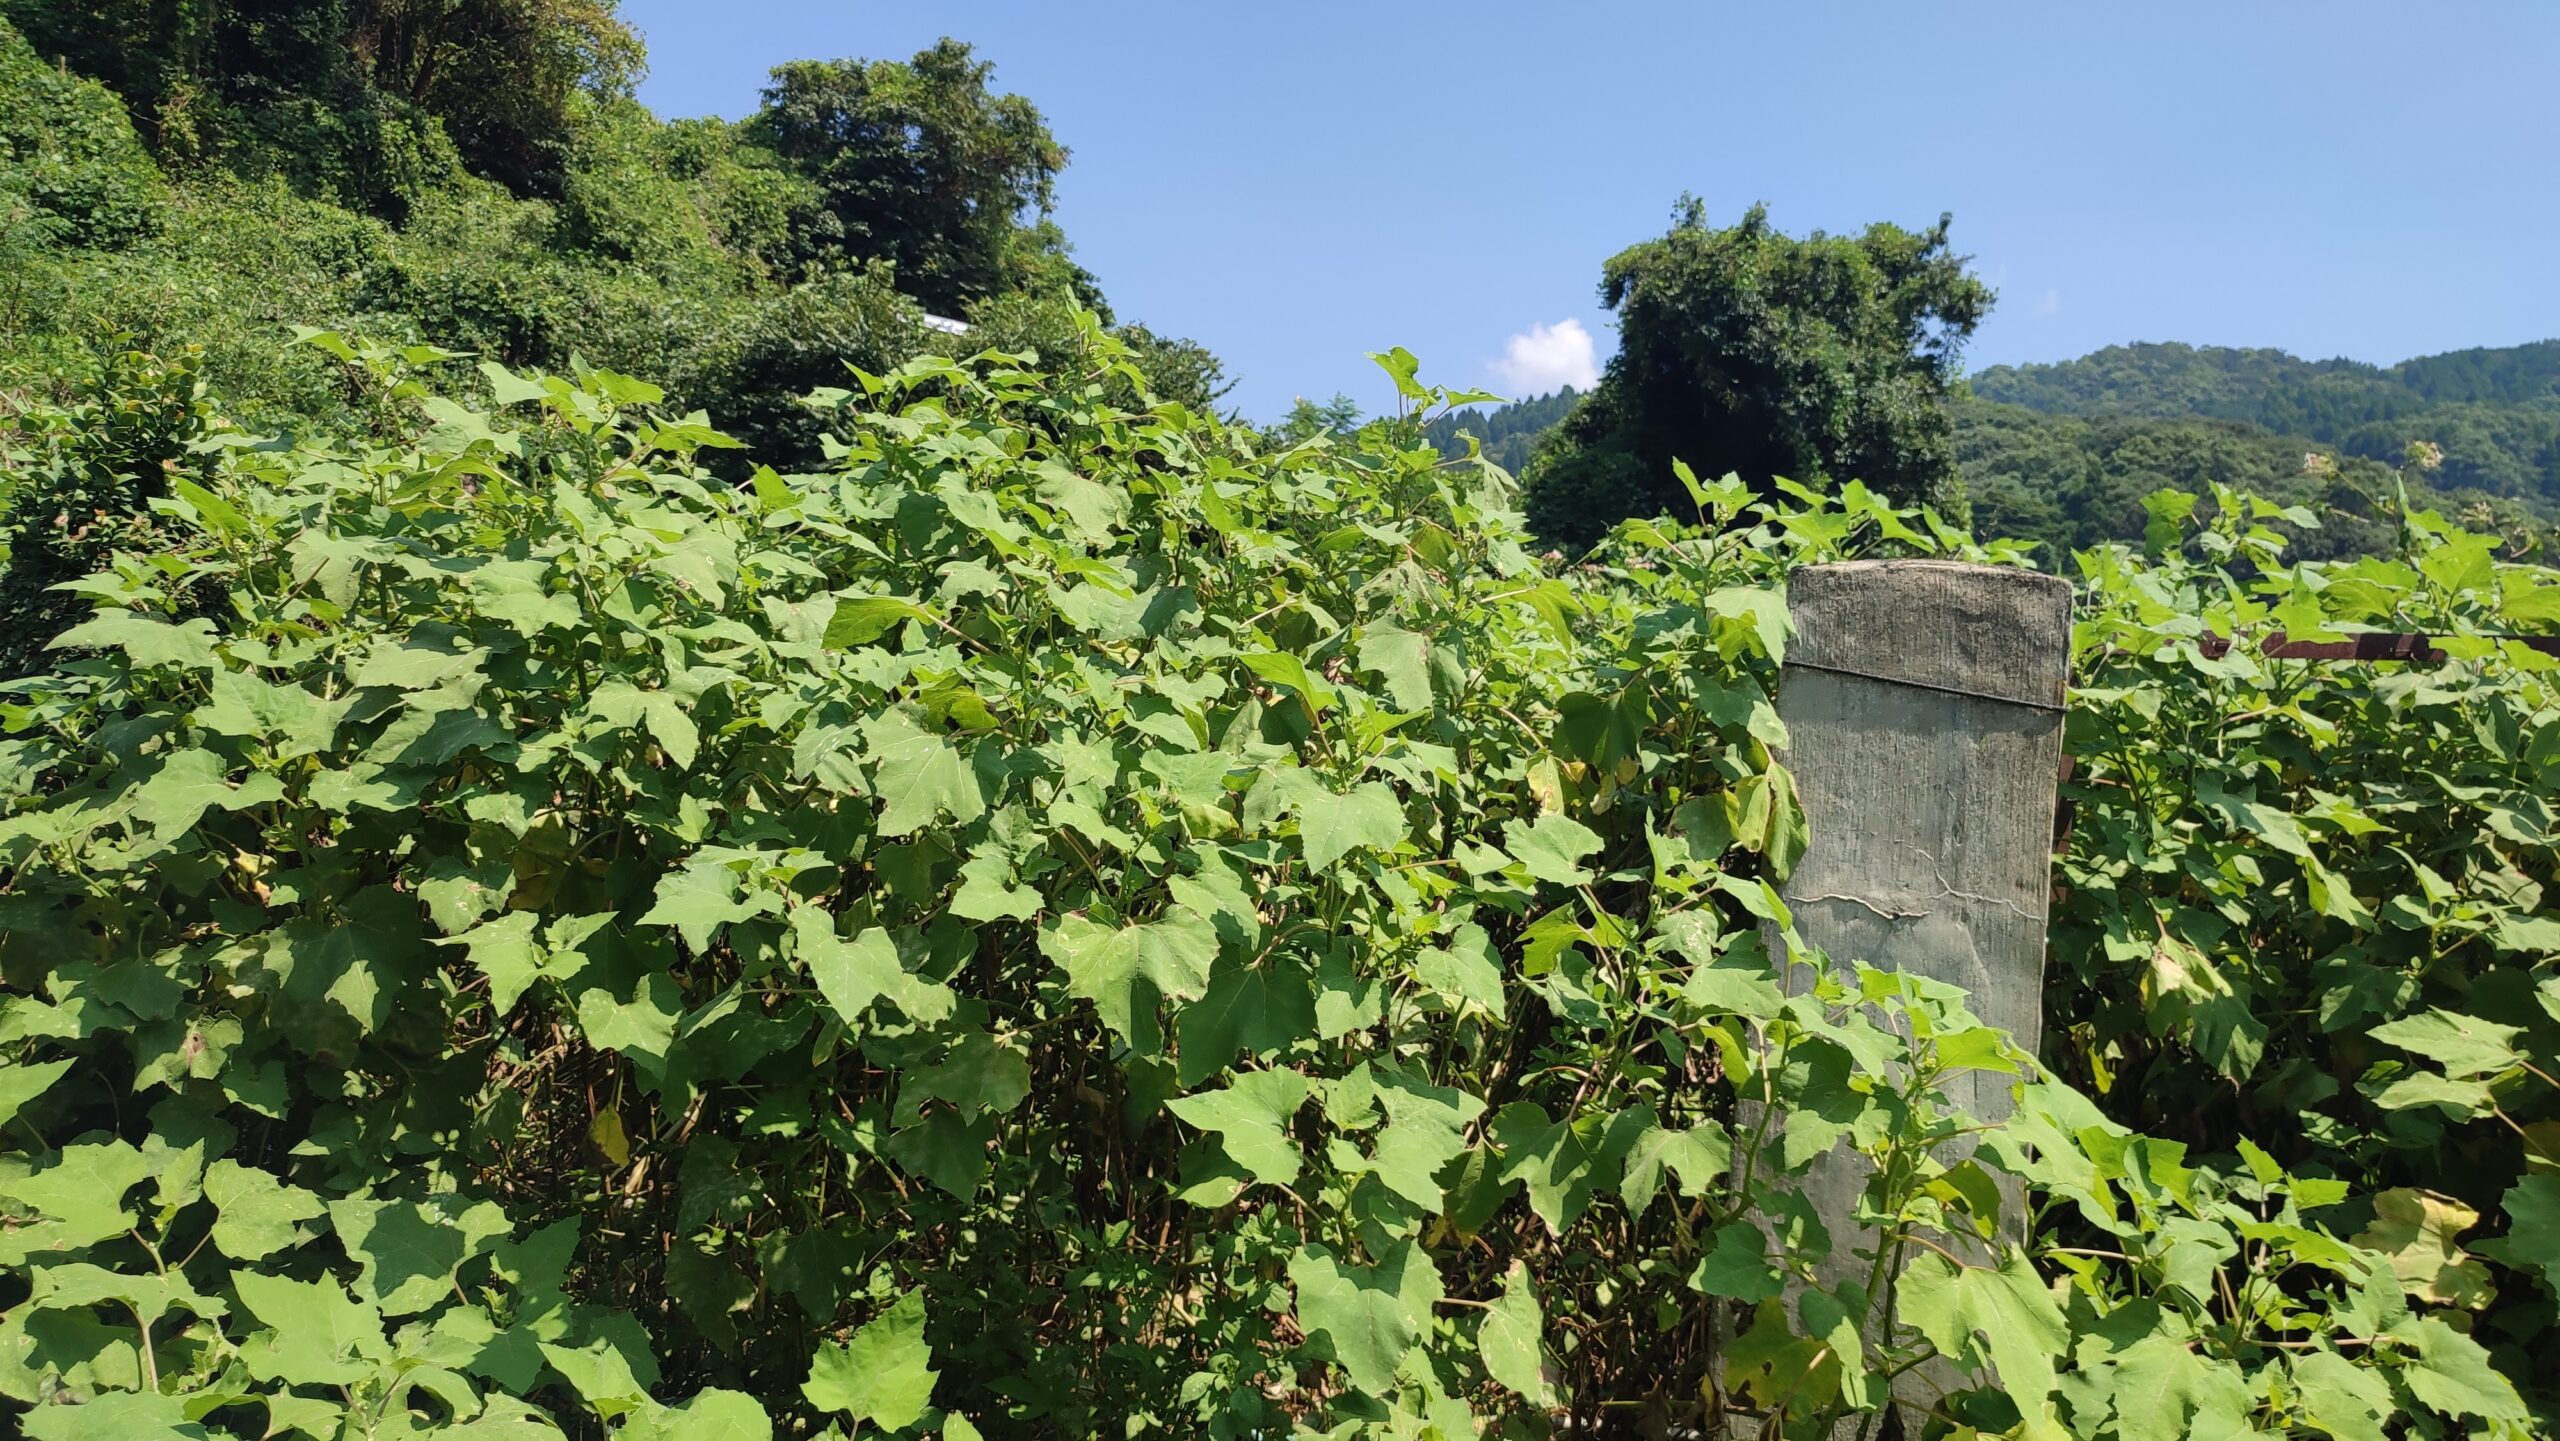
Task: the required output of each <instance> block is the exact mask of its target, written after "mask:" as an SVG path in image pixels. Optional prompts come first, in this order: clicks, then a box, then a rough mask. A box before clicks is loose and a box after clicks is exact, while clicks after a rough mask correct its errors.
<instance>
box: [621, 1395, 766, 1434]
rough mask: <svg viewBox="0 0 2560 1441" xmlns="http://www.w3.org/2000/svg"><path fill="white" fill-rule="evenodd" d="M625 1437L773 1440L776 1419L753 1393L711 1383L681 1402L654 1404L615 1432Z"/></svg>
mask: <svg viewBox="0 0 2560 1441" xmlns="http://www.w3.org/2000/svg"><path fill="white" fill-rule="evenodd" d="M614 1434H615V1435H616V1436H618V1437H622V1438H624V1441H773V1421H772V1419H771V1418H770V1417H768V1416H766V1415H765V1412H764V1408H763V1407H762V1406H760V1405H757V1404H756V1399H755V1398H754V1397H753V1396H749V1395H747V1394H746V1393H745V1392H743V1391H722V1390H719V1389H716V1388H712V1387H705V1388H704V1389H702V1390H700V1391H697V1392H695V1393H694V1396H693V1399H692V1400H690V1401H687V1402H685V1403H684V1404H682V1405H680V1406H651V1407H648V1408H646V1409H644V1410H643V1411H641V1412H640V1413H639V1414H638V1415H635V1416H633V1417H632V1418H631V1419H630V1420H629V1421H626V1422H624V1423H623V1426H622V1429H621V1430H620V1431H617V1432H615V1433H614Z"/></svg>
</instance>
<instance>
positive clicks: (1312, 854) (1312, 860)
mask: <svg viewBox="0 0 2560 1441" xmlns="http://www.w3.org/2000/svg"><path fill="white" fill-rule="evenodd" d="M1404 825H1405V822H1404V806H1403V804H1402V803H1401V802H1399V801H1398V800H1397V799H1396V793H1395V791H1394V790H1392V789H1391V788H1389V787H1388V786H1387V785H1386V784H1385V783H1383V782H1380V781H1368V782H1365V783H1363V784H1361V785H1356V786H1353V787H1352V788H1351V790H1350V792H1349V794H1346V795H1341V796H1333V797H1328V798H1326V799H1324V800H1321V801H1318V802H1315V803H1313V804H1310V805H1308V806H1306V807H1305V808H1303V809H1301V810H1300V811H1299V812H1298V837H1299V839H1300V841H1302V842H1303V843H1304V844H1305V846H1306V857H1307V868H1308V869H1310V870H1314V871H1327V870H1331V869H1332V868H1333V867H1334V865H1335V863H1336V862H1338V861H1340V860H1341V859H1342V858H1343V857H1344V856H1345V855H1347V854H1349V853H1350V852H1351V851H1352V850H1354V849H1357V848H1361V847H1367V848H1369V849H1372V850H1386V849H1388V848H1390V847H1392V846H1394V845H1395V844H1396V842H1398V841H1400V840H1403V839H1404Z"/></svg>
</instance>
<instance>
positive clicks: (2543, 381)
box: [1972, 340, 2560, 502]
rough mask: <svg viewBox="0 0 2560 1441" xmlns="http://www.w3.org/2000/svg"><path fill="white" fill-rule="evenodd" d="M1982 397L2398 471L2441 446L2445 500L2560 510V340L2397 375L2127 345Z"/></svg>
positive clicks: (2262, 356) (2395, 368)
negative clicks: (2246, 435)
mask: <svg viewBox="0 0 2560 1441" xmlns="http://www.w3.org/2000/svg"><path fill="white" fill-rule="evenodd" d="M1972 384H1973V392H1974V394H1975V395H1977V396H1980V397H1981V398H1983V399H1984V400H1989V401H1996V402H2000V403H2003V404H2009V405H2017V406H2023V407H2025V408H2027V409H2029V410H2035V411H2041V412H2044V413H2046V414H2050V415H2072V416H2086V417H2098V416H2142V417H2153V418H2160V417H2172V418H2176V417H2196V416H2200V417H2206V418H2210V419H2214V420H2228V421H2237V422H2240V423H2242V424H2246V425H2251V426H2255V427H2257V428H2259V429H2261V430H2264V431H2268V432H2272V433H2274V434H2277V435H2287V436H2300V437H2302V438H2304V439H2307V440H2310V441H2313V442H2315V443H2317V444H2320V445H2323V446H2332V447H2335V448H2337V449H2339V450H2340V451H2343V452H2344V453H2346V454H2348V455H2351V456H2358V457H2362V458H2365V459H2369V460H2378V461H2384V462H2388V463H2397V462H2398V461H2399V459H2400V457H2401V455H2402V453H2403V452H2404V451H2405V450H2406V449H2407V448H2408V446H2409V445H2410V443H2411V442H2413V441H2427V442H2429V443H2431V444H2433V445H2435V446H2437V447H2438V448H2439V449H2441V450H2442V451H2443V453H2444V456H2443V465H2442V468H2441V469H2440V470H2439V471H2438V472H2437V483H2438V484H2439V485H2441V486H2442V487H2443V488H2445V489H2448V490H2454V491H2474V490H2476V491H2480V492H2483V493H2485V494H2488V495H2493V496H2507V497H2519V498H2526V499H2531V500H2536V501H2542V502H2560V340H2546V341H2542V342H2539V343H2537V344H2533V345H2520V346H2513V347H2508V348H2505V349H2474V350H2457V351H2452V352H2449V353H2447V354H2443V355H2430V356H2422V357H2420V358H2418V359H2415V360H2407V361H2402V362H2401V363H2400V364H2398V365H2391V366H2377V365H2367V364H2364V363H2362V362H2360V361H2353V360H2318V361H2314V360H2303V359H2300V358H2298V357H2295V356H2292V355H2288V354H2286V353H2285V352H2283V351H2281V350H2235V349H2230V348H2226V347H2221V346H2201V347H2199V346H2192V345H2175V344H2168V345H2115V346H2109V347H2108V348H2106V349H2104V350H2101V351H2098V352H2097V353H2096V354H2093V355H2087V356H2083V357H2081V358H2080V359H2078V360H2073V361H2066V362H2063V363H2062V364H2059V365H2026V366H2005V365H2003V366H1993V367H1991V368H1990V369H1987V370H1984V371H1982V372H1980V373H1979V374H1976V375H1974V376H1973V377H1972Z"/></svg>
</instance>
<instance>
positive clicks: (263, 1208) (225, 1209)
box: [204, 1158, 329, 1261]
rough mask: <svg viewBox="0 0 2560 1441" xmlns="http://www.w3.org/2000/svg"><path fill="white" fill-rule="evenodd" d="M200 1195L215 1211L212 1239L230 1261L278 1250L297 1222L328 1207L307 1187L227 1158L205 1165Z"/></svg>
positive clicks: (291, 1239) (295, 1232)
mask: <svg viewBox="0 0 2560 1441" xmlns="http://www.w3.org/2000/svg"><path fill="white" fill-rule="evenodd" d="M204 1195H205V1199H206V1200H208V1201H211V1202H212V1203H213V1205H214V1210H215V1212H216V1215H215V1219H214V1223H213V1244H215V1245H216V1246H219V1247H221V1248H222V1254H224V1255H226V1256H229V1257H230V1258H232V1259H233V1260H235V1261H256V1260H262V1259H264V1258H265V1257H266V1256H268V1255H270V1254H272V1253H274V1252H277V1251H281V1250H283V1249H284V1248H285V1247H287V1246H290V1245H292V1244H294V1243H295V1242H296V1241H298V1240H300V1239H301V1236H302V1228H301V1225H300V1223H301V1222H304V1221H311V1220H317V1219H318V1218H319V1217H321V1216H323V1215H326V1214H327V1213H328V1210H329V1208H328V1206H327V1204H326V1203H324V1202H322V1201H321V1199H320V1198H319V1197H318V1196H316V1195H314V1194H312V1193H311V1192H309V1191H306V1190H304V1189H302V1188H301V1187H299V1186H288V1185H286V1184H284V1183H283V1182H281V1181H278V1180H277V1179H276V1178H275V1177H273V1176H270V1175H268V1174H267V1173H266V1172H264V1171H261V1170H258V1169H256V1168H254V1167H250V1166H243V1165H241V1164H240V1163H239V1162H237V1161H233V1160H229V1159H227V1158H226V1159H224V1160H220V1161H216V1162H214V1163H213V1164H212V1165H210V1166H207V1167H206V1168H205V1173H204Z"/></svg>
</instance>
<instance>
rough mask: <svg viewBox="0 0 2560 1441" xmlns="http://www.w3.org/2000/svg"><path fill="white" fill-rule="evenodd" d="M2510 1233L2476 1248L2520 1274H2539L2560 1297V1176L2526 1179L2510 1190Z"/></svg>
mask: <svg viewBox="0 0 2560 1441" xmlns="http://www.w3.org/2000/svg"><path fill="white" fill-rule="evenodd" d="M2501 1204H2502V1205H2503V1206H2504V1207H2505V1209H2506V1213H2507V1234H2506V1235H2505V1236H2503V1237H2500V1238H2499V1239H2497V1240H2494V1241H2483V1242H2481V1243H2480V1245H2479V1246H2478V1247H2477V1248H2476V1249H2478V1250H2479V1252H2480V1253H2481V1254H2482V1255H2484V1256H2488V1257H2491V1258H2493V1259H2495V1260H2499V1261H2503V1262H2505V1263H2506V1264H2508V1265H2510V1266H2513V1267H2515V1268H2516V1269H2517V1270H2519V1271H2539V1272H2541V1273H2542V1284H2543V1286H2544V1287H2546V1288H2547V1289H2549V1290H2550V1291H2551V1293H2552V1294H2553V1295H2555V1296H2560V1175H2552V1174H2550V1173H2548V1172H2545V1173H2541V1174H2537V1175H2530V1176H2526V1177H2525V1178H2524V1179H2522V1180H2520V1181H2518V1182H2516V1183H2515V1184H2514V1185H2513V1186H2510V1187H2508V1188H2507V1194H2506V1197H2505V1199H2504V1200H2503V1201H2502V1202H2501Z"/></svg>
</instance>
